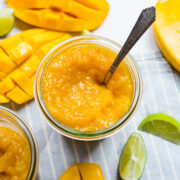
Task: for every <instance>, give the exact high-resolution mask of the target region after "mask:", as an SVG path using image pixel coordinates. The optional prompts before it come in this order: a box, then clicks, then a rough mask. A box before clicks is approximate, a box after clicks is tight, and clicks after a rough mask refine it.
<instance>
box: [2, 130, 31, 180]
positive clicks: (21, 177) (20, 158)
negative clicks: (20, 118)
mask: <svg viewBox="0 0 180 180" xmlns="http://www.w3.org/2000/svg"><path fill="white" fill-rule="evenodd" d="M30 164H31V152H30V146H29V143H28V140H27V138H26V137H23V136H21V135H19V134H18V133H17V132H15V131H14V130H11V129H9V128H7V127H0V179H1V180H16V179H17V180H25V179H26V177H27V175H28V172H29V169H30Z"/></svg>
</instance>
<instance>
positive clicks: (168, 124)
mask: <svg viewBox="0 0 180 180" xmlns="http://www.w3.org/2000/svg"><path fill="white" fill-rule="evenodd" d="M138 129H139V130H141V131H145V132H147V133H150V134H153V135H155V136H159V137H161V138H163V139H166V140H168V141H171V142H173V143H176V144H179V145H180V124H179V122H178V121H176V120H175V119H174V118H173V117H171V116H169V115H166V114H163V113H159V114H152V115H149V116H147V117H146V118H145V119H144V120H143V121H142V122H141V123H140V125H139V127H138Z"/></svg>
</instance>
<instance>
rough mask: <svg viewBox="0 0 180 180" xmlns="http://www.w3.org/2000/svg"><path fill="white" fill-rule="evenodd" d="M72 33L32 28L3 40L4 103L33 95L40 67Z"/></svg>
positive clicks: (0, 96) (0, 86)
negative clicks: (51, 51)
mask: <svg viewBox="0 0 180 180" xmlns="http://www.w3.org/2000/svg"><path fill="white" fill-rule="evenodd" d="M70 37H71V35H70V34H67V33H62V32H54V31H48V30H44V29H30V30H27V31H24V32H22V33H19V34H17V35H15V36H12V37H9V38H6V39H4V40H2V41H1V42H0V64H1V66H0V103H8V102H9V101H10V100H12V101H14V102H15V103H17V104H22V103H24V102H27V101H28V100H30V99H32V98H33V96H34V95H33V84H34V78H35V73H36V70H37V68H38V66H39V63H40V62H41V60H42V59H43V57H44V56H45V55H46V54H47V53H48V51H49V50H50V49H51V48H53V47H54V46H56V45H57V44H59V43H60V42H62V41H64V40H66V39H68V38H70Z"/></svg>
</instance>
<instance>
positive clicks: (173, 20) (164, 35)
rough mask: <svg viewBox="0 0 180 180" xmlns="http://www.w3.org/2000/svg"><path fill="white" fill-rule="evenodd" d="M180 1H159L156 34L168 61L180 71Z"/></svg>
mask: <svg viewBox="0 0 180 180" xmlns="http://www.w3.org/2000/svg"><path fill="white" fill-rule="evenodd" d="M179 9H180V1H179V0H159V1H158V3H157V4H156V13H157V15H156V16H157V17H156V21H155V23H154V26H153V28H154V34H155V38H156V41H157V44H158V46H159V48H160V49H161V51H162V53H163V54H164V56H165V57H166V59H167V60H168V61H169V62H170V63H171V64H172V65H173V66H174V68H175V69H176V70H178V71H180V50H179V48H180V11H179Z"/></svg>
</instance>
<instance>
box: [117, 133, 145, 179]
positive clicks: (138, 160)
mask: <svg viewBox="0 0 180 180" xmlns="http://www.w3.org/2000/svg"><path fill="white" fill-rule="evenodd" d="M145 162H146V148H145V145H144V141H143V138H142V137H141V135H140V134H139V133H133V134H132V135H131V136H130V137H129V139H128V141H127V142H126V144H125V146H124V149H123V151H122V153H121V157H120V161H119V174H120V177H121V179H123V180H127V179H128V180H137V179H139V178H140V177H141V175H142V173H143V170H144V167H145Z"/></svg>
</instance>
